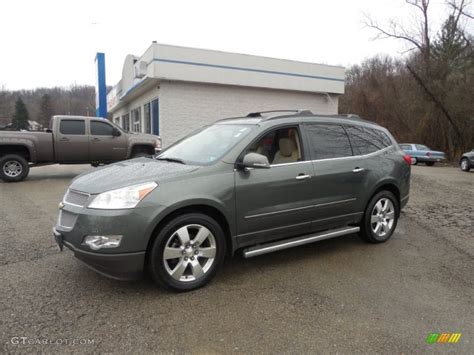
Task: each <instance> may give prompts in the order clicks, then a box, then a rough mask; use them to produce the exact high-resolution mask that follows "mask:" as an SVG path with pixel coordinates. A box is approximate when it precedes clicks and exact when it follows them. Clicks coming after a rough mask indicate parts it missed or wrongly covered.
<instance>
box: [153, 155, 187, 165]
mask: <svg viewBox="0 0 474 355" xmlns="http://www.w3.org/2000/svg"><path fill="white" fill-rule="evenodd" d="M156 159H157V160H166V161H169V162H173V163H179V164H184V165H186V163H185V162H184V161H183V160H181V159H178V158H165V157H156Z"/></svg>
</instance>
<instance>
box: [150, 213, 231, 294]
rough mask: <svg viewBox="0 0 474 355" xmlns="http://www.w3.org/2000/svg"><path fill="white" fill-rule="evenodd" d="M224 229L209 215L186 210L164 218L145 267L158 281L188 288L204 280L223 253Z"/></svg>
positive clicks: (220, 259)
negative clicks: (166, 221)
mask: <svg viewBox="0 0 474 355" xmlns="http://www.w3.org/2000/svg"><path fill="white" fill-rule="evenodd" d="M225 249H226V245H225V237H224V232H223V230H222V228H221V226H220V225H219V223H217V222H216V221H215V220H214V219H213V218H211V217H209V216H207V215H204V214H201V213H187V214H184V215H181V216H178V217H176V218H175V219H173V220H171V221H170V222H168V223H167V224H166V225H165V226H164V228H162V229H161V231H160V232H159V233H158V235H157V237H156V239H155V241H154V242H153V245H152V247H151V250H150V252H149V259H148V269H149V272H150V274H151V276H152V278H153V279H154V280H155V281H156V282H157V283H158V284H160V285H162V286H164V287H166V288H168V289H171V290H175V291H190V290H194V289H197V288H199V287H202V286H204V285H205V284H207V283H208V282H209V281H210V280H211V279H212V278H213V277H214V275H215V274H216V272H217V270H218V269H219V267H220V266H221V265H222V262H223V261H224V256H225Z"/></svg>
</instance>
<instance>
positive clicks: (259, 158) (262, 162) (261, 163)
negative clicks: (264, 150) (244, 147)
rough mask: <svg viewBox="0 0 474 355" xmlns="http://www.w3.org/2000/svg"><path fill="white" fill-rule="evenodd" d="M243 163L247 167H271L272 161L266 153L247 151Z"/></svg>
mask: <svg viewBox="0 0 474 355" xmlns="http://www.w3.org/2000/svg"><path fill="white" fill-rule="evenodd" d="M242 165H243V166H244V167H245V168H254V169H270V163H269V162H268V158H267V157H266V156H265V155H262V154H258V153H247V154H246V155H245V156H244V159H243V161H242Z"/></svg>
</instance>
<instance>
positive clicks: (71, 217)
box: [58, 210, 77, 228]
mask: <svg viewBox="0 0 474 355" xmlns="http://www.w3.org/2000/svg"><path fill="white" fill-rule="evenodd" d="M76 219H77V215H75V214H73V213H70V212H68V211H64V210H61V211H59V220H58V224H59V225H60V226H61V227H64V228H73V227H74V224H75V223H76Z"/></svg>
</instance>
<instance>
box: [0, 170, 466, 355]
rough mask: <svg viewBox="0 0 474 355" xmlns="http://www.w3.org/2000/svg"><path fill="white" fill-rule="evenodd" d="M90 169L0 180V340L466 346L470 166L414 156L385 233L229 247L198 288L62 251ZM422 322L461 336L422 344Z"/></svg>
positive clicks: (100, 346) (138, 346) (292, 347)
mask: <svg viewBox="0 0 474 355" xmlns="http://www.w3.org/2000/svg"><path fill="white" fill-rule="evenodd" d="M87 169H90V167H87V166H74V167H70V166H66V167H60V166H50V167H42V168H35V169H33V170H32V173H31V176H30V177H29V178H28V180H26V181H24V182H21V183H16V184H6V183H1V182H0V241H1V243H0V293H1V297H0V352H56V353H65V352H133V353H145V352H166V353H169V352H178V353H183V352H187V353H189V352H193V353H228V352H236V353H281V352H291V353H295V352H296V353H308V352H318V353H329V352H331V353H336V352H338V353H356V352H363V353H374V352H376V353H381V352H383V353H415V352H416V353H420V352H430V353H431V352H440V353H441V352H458V353H473V352H474V343H473V342H474V337H473V336H474V325H473V319H474V311H473V309H474V308H473V304H474V302H473V301H474V300H473V296H474V292H473V289H474V276H473V275H474V259H473V254H474V241H473V234H474V233H473V230H474V226H473V220H474V172H471V173H462V172H460V171H459V170H458V169H455V168H447V167H433V168H430V167H424V166H415V167H413V179H412V191H411V197H410V202H409V204H408V206H407V208H406V209H405V210H404V212H403V214H402V217H401V219H400V221H399V226H398V227H397V231H396V233H395V234H394V236H393V238H392V239H391V240H390V241H389V242H387V243H385V244H381V245H369V244H365V243H363V242H361V241H360V240H359V239H358V237H357V236H356V235H349V236H345V237H341V238H336V239H332V240H326V241H322V242H319V243H315V244H311V245H308V246H304V247H299V248H295V249H290V250H286V251H281V252H277V253H274V254H268V255H264V256H261V257H257V258H253V259H248V260H246V259H243V258H241V257H236V258H235V259H233V260H230V261H227V262H226V264H225V266H224V269H223V270H222V271H221V272H220V273H219V274H218V276H217V278H216V279H215V280H214V281H213V282H212V283H211V284H209V285H208V286H207V287H205V288H203V289H200V290H197V291H194V292H191V293H185V294H173V293H170V292H166V291H164V290H162V289H160V288H158V287H156V286H155V285H154V284H152V283H151V281H150V280H148V279H144V280H141V281H138V282H128V283H127V282H119V281H114V280H109V279H107V278H104V277H102V276H100V275H98V274H96V273H95V272H93V271H91V270H89V269H88V268H86V267H85V266H84V265H82V264H81V263H80V262H79V261H77V260H76V259H75V258H74V257H73V255H72V253H70V252H63V253H59V252H58V251H57V248H56V246H55V244H54V242H53V241H52V238H51V236H50V233H51V232H50V231H51V227H52V226H53V225H54V222H55V219H56V216H57V204H58V202H59V201H60V199H61V197H62V195H63V193H64V191H65V189H66V187H67V185H68V183H69V181H70V180H71V178H73V177H74V176H75V175H76V174H78V173H80V172H82V171H85V170H87ZM431 332H460V333H462V337H461V340H460V342H459V343H458V344H433V345H427V344H426V343H425V338H426V336H427V335H428V333H431ZM19 337H27V339H25V338H19ZM74 340H76V341H82V342H86V344H71V343H72V342H73V341H74ZM38 342H51V344H38ZM66 342H67V343H68V344H66ZM18 343H19V344H18ZM23 343H30V344H23Z"/></svg>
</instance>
